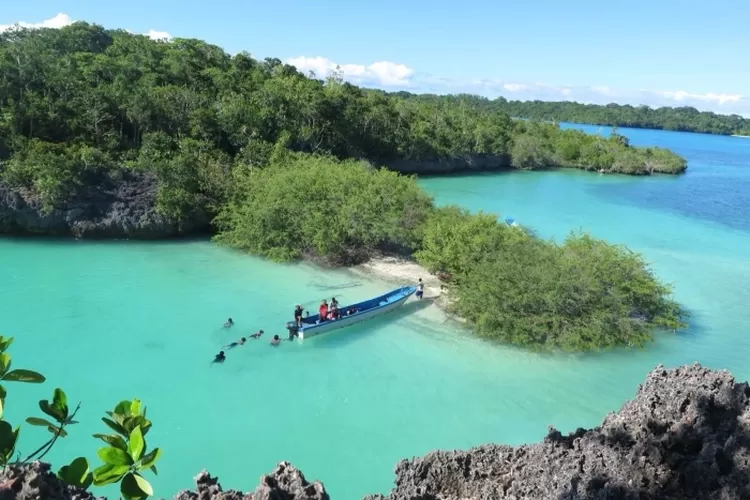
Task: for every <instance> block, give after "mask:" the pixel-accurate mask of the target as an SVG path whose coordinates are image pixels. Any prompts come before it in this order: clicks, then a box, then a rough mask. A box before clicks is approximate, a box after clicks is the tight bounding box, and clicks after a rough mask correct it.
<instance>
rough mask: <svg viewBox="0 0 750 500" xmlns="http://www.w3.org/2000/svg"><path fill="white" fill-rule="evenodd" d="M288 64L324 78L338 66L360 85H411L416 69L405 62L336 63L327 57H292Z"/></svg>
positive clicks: (353, 81)
mask: <svg viewBox="0 0 750 500" xmlns="http://www.w3.org/2000/svg"><path fill="white" fill-rule="evenodd" d="M287 64H291V65H292V66H295V67H296V68H297V69H298V70H299V71H302V72H307V71H312V72H313V73H315V75H316V76H317V77H318V78H323V77H325V76H327V75H328V74H329V73H331V72H332V71H334V70H335V69H336V67H337V66H338V67H339V69H340V70H341V72H342V73H343V77H344V79H345V80H348V81H350V82H352V83H356V84H360V85H381V86H385V87H394V86H398V87H409V86H410V84H411V77H412V76H413V75H414V70H413V69H411V68H409V67H408V66H405V65H403V64H397V63H392V62H388V61H379V62H374V63H372V64H369V65H367V66H365V65H364V64H336V63H334V62H333V61H331V60H330V59H326V58H325V57H292V58H291V59H288V60H287Z"/></svg>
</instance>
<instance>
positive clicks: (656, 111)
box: [479, 97, 750, 135]
mask: <svg viewBox="0 0 750 500" xmlns="http://www.w3.org/2000/svg"><path fill="white" fill-rule="evenodd" d="M479 100H482V99H481V98H479ZM482 101H483V106H486V108H487V109H490V110H494V111H502V112H503V113H507V114H508V115H510V116H512V117H517V118H526V119H530V120H546V121H558V122H571V123H589V124H592V125H608V126H617V127H633V128H646V129H657V130H677V131H683V132H701V133H705V134H719V135H732V134H738V135H747V134H750V119H747V118H743V117H741V116H739V115H720V114H717V113H712V112H710V111H698V110H697V109H695V108H691V107H687V106H684V107H679V108H669V107H662V108H651V107H649V106H631V105H629V104H607V105H606V106H602V105H599V104H580V103H577V102H567V101H561V102H543V101H508V100H506V99H505V98H503V97H500V98H498V99H495V100H489V99H485V100H482Z"/></svg>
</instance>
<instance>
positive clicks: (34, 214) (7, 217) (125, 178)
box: [0, 172, 210, 239]
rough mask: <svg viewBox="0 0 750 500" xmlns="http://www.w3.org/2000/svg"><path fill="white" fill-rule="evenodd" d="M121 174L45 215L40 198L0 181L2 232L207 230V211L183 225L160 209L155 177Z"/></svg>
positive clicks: (159, 234) (127, 234) (103, 234)
mask: <svg viewBox="0 0 750 500" xmlns="http://www.w3.org/2000/svg"><path fill="white" fill-rule="evenodd" d="M117 175H118V176H117V177H113V176H112V174H109V173H103V174H99V177H98V178H97V179H95V182H93V181H92V182H91V183H90V185H89V186H84V187H81V188H80V191H81V192H80V193H79V194H78V195H77V196H75V197H74V201H71V202H69V203H67V204H66V205H65V206H63V207H57V208H55V209H54V210H52V211H51V212H50V213H47V214H45V213H43V212H42V210H41V203H40V202H39V200H38V199H37V198H36V197H34V196H33V195H31V194H30V193H28V192H24V191H21V190H18V189H12V188H10V187H8V186H7V185H5V184H3V183H2V182H0V234H2V233H5V234H40V235H49V236H75V237H78V238H82V237H86V238H137V239H158V238H169V237H174V236H180V235H184V234H189V233H194V232H199V231H205V230H207V229H208V224H209V222H210V220H209V218H208V216H204V217H198V218H197V220H195V221H191V222H189V223H187V224H182V225H181V224H178V223H177V222H175V221H170V220H168V219H167V218H166V217H164V216H162V215H161V214H159V213H157V212H156V208H155V207H156V194H157V184H156V180H155V179H154V178H153V177H151V176H148V175H142V174H136V173H129V172H120V173H119V174H117Z"/></svg>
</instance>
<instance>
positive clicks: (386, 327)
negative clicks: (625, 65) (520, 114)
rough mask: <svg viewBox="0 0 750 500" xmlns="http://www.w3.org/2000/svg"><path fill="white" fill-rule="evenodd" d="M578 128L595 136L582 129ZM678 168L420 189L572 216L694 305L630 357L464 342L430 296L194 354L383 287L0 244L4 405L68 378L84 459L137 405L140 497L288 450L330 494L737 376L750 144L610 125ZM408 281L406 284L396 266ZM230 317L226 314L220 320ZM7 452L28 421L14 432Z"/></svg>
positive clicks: (235, 475) (66, 448)
mask: <svg viewBox="0 0 750 500" xmlns="http://www.w3.org/2000/svg"><path fill="white" fill-rule="evenodd" d="M594 130H595V129H594ZM621 132H623V133H625V134H626V135H628V136H630V137H631V139H632V141H633V142H634V143H636V144H658V145H662V146H665V147H670V148H673V149H675V150H677V151H679V152H681V153H682V154H684V155H686V156H687V157H688V158H689V160H690V169H689V172H688V174H686V175H685V176H682V177H679V178H669V177H653V178H643V179H634V178H627V177H608V176H606V177H605V176H598V175H595V174H586V173H581V172H543V173H522V172H514V173H507V174H497V175H490V176H473V177H453V178H431V179H424V180H423V181H422V183H423V185H424V186H425V187H426V188H427V189H428V190H430V191H431V192H432V193H433V194H434V195H435V197H436V200H437V201H438V202H439V203H460V204H461V205H463V206H466V207H469V208H471V209H475V210H480V209H483V210H491V211H496V212H499V213H501V214H502V215H511V216H513V217H515V218H516V219H517V220H518V221H519V222H520V223H522V224H525V225H530V226H532V227H534V228H535V229H536V230H537V231H538V232H539V233H540V234H541V235H543V236H545V237H554V238H561V237H564V235H565V234H566V233H567V232H568V231H570V230H571V229H579V228H580V229H583V230H586V231H590V232H592V233H593V234H594V235H596V236H599V237H602V238H606V239H609V240H611V241H615V242H620V243H626V244H628V245H629V246H631V247H632V248H634V249H636V250H638V251H640V252H642V253H644V255H645V256H646V257H647V259H648V260H649V261H651V262H652V263H653V267H654V270H655V272H657V273H658V274H659V276H661V277H662V278H664V279H666V280H668V281H671V282H673V283H674V285H675V289H676V296H677V298H678V299H679V300H680V301H681V302H683V303H684V304H685V305H686V306H687V307H688V308H689V309H690V310H691V312H692V313H693V320H692V324H691V328H690V329H689V330H688V331H686V332H683V333H681V334H678V335H671V334H670V335H664V336H662V337H660V339H659V341H658V342H657V343H656V344H655V345H654V346H652V347H651V348H649V349H647V350H645V351H641V352H626V353H611V354H603V355H585V356H578V355H534V354H529V353H525V352H522V351H519V350H516V349H512V348H505V347H493V346H489V345H488V344H485V343H482V342H479V341H476V340H474V339H472V338H470V337H467V336H466V335H465V333H463V332H461V331H460V329H458V328H457V327H456V326H455V324H453V323H452V322H449V321H446V320H445V318H444V317H443V316H442V315H441V314H440V313H439V312H438V311H435V310H433V309H432V308H431V307H427V308H423V307H419V306H420V304H413V305H409V304H407V305H406V306H404V309H403V310H402V311H400V312H397V313H394V314H393V315H392V316H390V317H389V318H387V319H380V320H376V321H374V322H372V323H366V324H363V325H359V326H356V327H352V328H351V329H348V330H345V331H342V332H338V333H332V334H330V335H327V336H324V337H321V338H317V339H308V340H306V341H305V342H304V343H302V344H297V343H283V344H282V345H281V346H280V347H279V348H273V347H271V346H269V345H268V343H267V340H268V339H267V338H266V339H264V340H261V341H257V342H251V343H250V344H249V345H247V346H243V347H239V348H237V349H235V350H232V351H230V352H229V353H228V359H227V362H226V363H225V364H224V365H221V366H216V365H211V364H210V360H211V359H212V357H213V354H215V353H216V352H217V351H218V350H219V349H220V348H221V346H222V345H224V344H226V343H229V342H231V341H232V340H235V339H236V338H238V337H240V336H242V335H246V334H249V333H251V332H252V331H254V330H256V329H258V328H263V329H264V330H266V332H267V334H273V333H280V334H281V333H283V331H282V327H283V322H284V321H286V320H287V318H288V316H290V314H291V311H292V309H293V306H294V304H295V302H297V301H302V302H303V303H305V304H306V305H308V306H311V307H312V306H314V305H315V304H316V303H317V301H318V300H319V299H321V298H323V297H330V296H331V295H335V296H336V297H337V298H338V299H339V300H340V301H341V302H350V301H355V300H358V299H363V298H367V297H369V296H371V295H373V294H376V293H379V292H381V291H382V290H384V289H386V288H388V287H389V286H392V285H386V284H383V283H378V282H375V281H367V282H365V281H363V280H362V279H361V278H358V277H356V276H354V275H351V274H349V273H347V272H343V271H342V272H331V271H321V270H317V269H315V268H312V267H310V266H305V265H287V266H282V265H276V264H271V263H268V262H264V261H261V260H258V259H255V258H251V257H247V256H243V255H239V254H237V253H234V252H232V251H228V250H224V249H220V248H217V247H215V246H213V245H211V244H210V243H207V242H202V241H196V242H181V243H148V244H146V243H81V242H68V241H49V240H16V239H4V240H0V332H2V333H4V334H6V335H13V336H15V337H16V344H15V345H14V346H13V348H12V351H11V352H12V354H13V357H14V366H15V367H26V368H34V369H38V370H40V371H43V372H44V374H45V375H46V376H47V377H48V383H46V384H44V385H42V386H29V385H21V384H14V385H11V384H7V385H8V390H9V396H8V400H7V405H8V408H7V410H6V417H7V418H8V419H9V420H10V421H11V422H13V423H16V422H21V421H22V419H23V418H24V417H26V416H28V415H38V413H39V410H38V409H37V404H36V401H37V400H38V399H40V398H48V397H50V395H51V392H52V389H53V388H54V387H56V386H60V387H63V388H65V389H66V391H67V392H68V394H69V398H70V399H71V400H73V401H78V400H80V401H82V403H83V406H82V409H81V412H80V414H79V417H80V418H79V421H80V424H79V425H78V426H77V427H73V428H71V429H70V431H71V432H70V436H69V437H68V438H66V439H65V440H63V441H62V442H61V443H60V445H59V446H58V447H57V448H55V449H54V450H53V452H52V453H51V454H50V455H49V456H48V458H49V459H50V460H52V461H53V462H54V463H56V464H62V463H63V462H64V461H68V460H70V459H71V458H73V457H75V456H78V455H86V456H88V457H89V459H90V460H92V461H97V459H96V449H97V448H98V447H99V445H98V444H97V441H95V440H94V439H93V438H91V437H90V435H91V433H93V432H102V431H105V428H104V425H103V424H102V423H101V421H100V420H99V418H100V416H101V415H102V414H103V412H104V410H107V409H110V408H111V407H112V406H114V404H115V403H116V402H117V401H119V400H120V399H125V398H132V397H136V396H137V397H139V398H141V399H142V400H143V401H144V403H145V404H146V405H147V406H148V408H149V416H150V417H151V419H152V420H153V421H154V428H153V430H152V431H151V432H150V433H149V435H148V438H149V442H150V443H151V445H152V446H161V447H162V448H163V449H164V456H163V458H162V461H161V463H160V467H159V469H160V475H159V476H158V478H151V479H152V483H153V484H154V487H155V489H156V490H157V491H156V492H157V495H158V496H165V497H169V496H171V494H173V493H174V492H176V491H177V490H178V489H180V488H185V487H190V486H191V485H192V477H193V476H194V475H195V474H196V473H197V472H198V471H200V470H201V469H203V468H208V469H209V470H210V471H211V472H212V473H213V474H217V475H219V476H220V478H221V481H222V484H223V485H224V486H225V487H231V488H238V489H251V488H254V487H255V486H256V485H257V483H258V478H259V477H260V475H261V474H263V473H265V472H268V471H270V470H272V468H273V467H274V465H275V463H276V462H278V461H280V460H290V461H292V462H293V463H294V464H295V465H296V466H298V467H300V468H301V469H302V470H303V471H304V472H305V474H306V476H307V477H308V478H310V479H314V478H318V479H321V480H323V481H324V482H325V484H326V486H327V488H328V489H329V491H330V492H331V494H332V496H333V497H334V498H342V499H355V498H360V497H361V496H362V495H364V494H365V493H374V492H378V491H386V490H388V489H389V488H390V487H391V485H392V481H393V474H392V470H393V467H394V465H395V464H396V462H397V461H398V460H399V459H401V458H404V457H411V456H414V455H420V454H423V453H425V452H427V451H429V450H431V449H434V448H443V449H446V448H447V449H450V448H466V447H469V446H473V445H477V444H480V443H484V442H488V441H494V442H502V443H508V444H520V443H523V442H529V441H535V440H538V439H539V438H541V437H542V436H543V435H544V434H545V432H546V428H547V425H549V424H552V425H555V426H557V427H559V428H560V429H563V430H572V429H574V428H576V427H578V426H593V425H596V424H597V423H599V422H600V421H601V419H602V418H603V417H604V415H605V414H606V413H607V412H609V411H613V410H616V409H617V408H618V407H619V406H620V405H621V404H622V402H623V401H624V400H625V399H627V398H629V397H631V396H632V395H633V393H634V392H635V390H636V389H637V386H638V384H639V383H640V382H641V381H642V380H643V378H644V376H645V374H646V373H647V372H648V371H649V370H650V369H651V368H653V367H654V366H655V365H656V364H657V363H660V362H661V363H664V364H667V365H676V364H681V363H689V362H693V361H696V360H697V361H701V362H703V363H705V364H707V365H709V366H711V367H715V368H728V369H731V370H732V371H733V372H734V373H735V375H737V376H738V377H740V378H750V367H748V365H747V363H746V360H747V358H748V354H749V353H750V340H748V333H749V332H750V312H749V311H748V308H747V304H748V303H749V302H750V285H749V283H750V257H748V253H750V216H749V215H748V214H749V213H750V211H748V206H749V205H750V196H749V193H750V191H749V190H748V187H750V186H749V183H750V168H749V167H748V164H750V141H748V140H743V139H739V138H725V137H714V136H703V135H697V134H678V133H666V132H654V131H631V130H626V129H621ZM414 278H415V279H416V278H417V276H415V277H414ZM228 316H232V317H233V318H234V319H235V321H236V323H237V325H236V327H235V328H234V329H232V330H229V331H226V330H223V329H222V328H221V324H222V323H223V322H224V320H225V319H226V318H227V317H228ZM21 436H22V439H21V445H20V446H21V451H26V452H29V451H31V450H32V449H33V448H34V447H35V445H36V444H37V443H39V442H40V441H41V440H42V439H44V437H45V436H44V433H43V432H42V431H41V430H39V429H35V428H31V427H29V426H24V428H23V429H22V431H21Z"/></svg>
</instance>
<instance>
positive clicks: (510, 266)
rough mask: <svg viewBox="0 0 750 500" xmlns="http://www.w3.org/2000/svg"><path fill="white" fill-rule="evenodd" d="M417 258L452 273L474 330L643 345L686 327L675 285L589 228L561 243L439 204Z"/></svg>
mask: <svg viewBox="0 0 750 500" xmlns="http://www.w3.org/2000/svg"><path fill="white" fill-rule="evenodd" d="M423 238H424V239H423V243H422V248H421V250H420V251H418V252H417V253H416V258H417V260H418V261H419V262H420V263H422V264H423V265H424V266H426V267H427V268H428V269H429V270H430V271H433V272H442V273H445V274H446V275H447V276H448V280H449V283H450V288H449V292H450V298H451V299H452V300H451V302H450V303H451V306H450V307H451V308H452V310H453V311H454V312H455V313H456V314H457V315H459V316H460V317H462V318H465V319H466V320H468V322H469V323H470V324H471V326H472V327H473V329H474V331H475V332H476V334H477V335H479V336H481V337H485V338H490V339H494V340H498V341H501V342H505V343H510V344H514V345H519V346H522V347H527V348H532V349H547V350H553V349H562V350H566V351H589V350H597V349H607V348H613V347H620V346H643V345H644V344H646V343H647V342H649V341H650V340H651V339H652V332H653V331H654V329H658V328H670V329H674V328H678V327H681V326H683V323H682V319H683V317H684V313H683V311H682V310H681V309H680V307H679V306H678V304H677V303H675V302H674V301H673V300H671V298H670V295H671V289H670V288H669V287H668V286H666V285H664V284H662V283H661V282H659V280H657V279H656V278H655V277H654V276H653V275H652V273H651V272H650V270H649V269H648V266H647V264H646V263H645V262H644V260H643V258H642V257H641V256H640V255H638V254H636V253H633V252H631V251H630V250H628V249H627V248H624V247H620V246H615V245H611V244H608V243H606V242H604V241H602V240H598V239H595V238H592V237H591V236H589V235H586V234H571V235H569V236H568V237H567V238H566V240H565V241H564V242H563V243H562V244H560V245H558V244H556V243H554V242H550V241H544V240H542V239H540V238H538V237H536V236H534V235H533V234H530V233H529V232H527V231H525V230H523V229H521V228H518V227H509V226H507V225H504V224H501V223H498V222H497V220H496V219H495V217H494V216H492V215H487V214H478V215H474V214H470V213H468V212H466V211H464V210H461V209H458V208H456V207H447V208H441V209H438V210H437V211H436V213H435V214H434V215H433V216H432V217H431V218H430V219H429V220H428V222H427V223H426V225H425V228H424V234H423Z"/></svg>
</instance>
